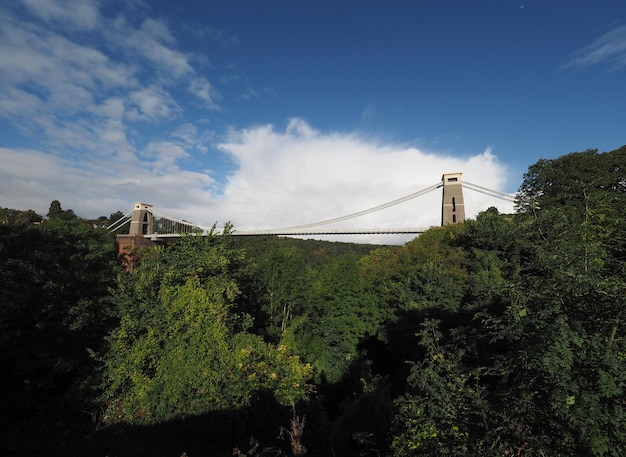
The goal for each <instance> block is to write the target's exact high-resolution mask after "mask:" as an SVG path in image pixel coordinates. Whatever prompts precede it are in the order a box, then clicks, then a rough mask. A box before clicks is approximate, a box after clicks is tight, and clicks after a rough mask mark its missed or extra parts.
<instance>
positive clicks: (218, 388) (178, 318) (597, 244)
mask: <svg viewBox="0 0 626 457" xmlns="http://www.w3.org/2000/svg"><path fill="white" fill-rule="evenodd" d="M624 208H626V146H625V147H622V148H620V149H618V150H615V151H612V152H607V153H599V152H597V151H593V150H588V151H584V152H579V153H572V154H568V155H565V156H563V157H560V158H557V159H554V160H541V161H539V162H537V163H536V164H534V165H532V166H530V167H529V169H528V172H527V173H526V175H525V176H524V180H523V183H522V185H521V186H520V189H519V193H518V197H517V212H516V214H514V215H504V214H499V213H498V211H497V210H496V209H495V208H492V209H489V210H487V211H485V212H483V213H481V214H480V215H479V216H478V217H477V218H476V219H475V220H468V221H467V222H465V223H464V224H463V225H450V226H446V227H442V228H433V229H431V230H429V231H428V232H426V233H424V234H423V235H421V236H420V237H419V238H416V239H415V240H413V241H411V242H410V243H407V244H406V245H405V246H402V247H374V246H363V245H350V244H342V243H337V244H335V243H327V242H317V241H303V240H288V239H278V238H272V237H265V238H258V239H253V240H245V241H244V240H238V239H235V238H234V237H232V236H229V235H228V234H225V235H224V236H222V235H219V236H217V235H216V236H211V237H206V238H201V237H192V236H189V237H184V238H182V239H180V241H178V242H176V243H174V244H172V245H171V246H168V247H158V248H155V249H153V250H150V251H148V252H145V253H144V255H143V257H142V261H141V263H140V264H139V265H138V266H137V267H136V268H134V269H133V270H132V271H130V272H127V271H124V270H123V269H122V268H121V267H120V263H119V259H117V258H116V255H117V247H116V245H115V239H114V237H113V236H112V235H109V234H107V233H106V231H105V230H104V229H103V228H99V227H95V226H94V224H93V223H87V222H86V221H84V220H82V219H81V218H80V217H78V216H76V215H75V214H74V213H73V212H72V211H71V210H69V211H64V210H63V209H62V208H61V205H60V203H59V202H53V204H51V209H50V212H49V214H48V217H47V218H42V217H40V216H38V215H36V214H34V213H33V212H32V211H19V210H10V209H0V216H1V220H2V224H0V278H1V282H0V284H1V285H0V291H1V294H2V300H1V308H0V326H1V327H0V328H1V330H2V331H1V332H0V366H2V371H3V373H4V379H5V386H6V387H5V389H3V390H2V394H1V395H0V407H1V408H2V411H3V412H4V413H3V415H2V416H1V417H2V419H1V421H2V423H1V424H0V425H1V430H2V431H1V432H0V439H1V441H0V449H2V451H3V455H42V454H46V455H69V454H72V455H92V456H97V455H101V456H105V455H109V456H126V455H128V456H131V455H132V456H135V455H154V456H181V455H186V456H189V457H195V456H206V455H211V456H222V455H223V456H230V455H242V456H243V455H248V456H251V455H277V456H278V455H283V456H301V455H307V456H357V455H361V456H382V455H393V456H441V455H449V456H458V455H480V456H502V455H511V456H545V455H550V456H572V455H589V456H616V457H617V456H623V455H626V415H625V410H626V400H625V398H626V396H625V392H624V389H625V387H626V339H625V336H626V323H625V321H626V315H625V312H624V310H625V306H626V298H625V297H626V218H625V216H624ZM112 217H113V215H112ZM42 219H44V222H43V223H40V224H35V223H34V222H38V221H40V220H42ZM101 219H102V220H106V217H103V218H101ZM92 222H93V221H92ZM96 225H98V224H96ZM100 225H102V224H100Z"/></svg>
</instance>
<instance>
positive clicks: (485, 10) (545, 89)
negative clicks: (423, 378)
mask: <svg viewBox="0 0 626 457" xmlns="http://www.w3.org/2000/svg"><path fill="white" fill-rule="evenodd" d="M624 81H626V3H625V2H623V1H621V0H620V1H617V0H600V1H595V2H591V1H579V0H568V1H567V2H565V1H554V0H542V1H538V0H535V1H532V0H531V1H523V0H485V1H471V2H470V1H460V0H450V1H443V0H423V1H420V0H414V1H394V2H382V1H359V2H351V1H345V2H337V1H333V2H330V1H316V2H298V1H264V2H259V1H228V2H225V1H210V2H198V1H191V0H179V1H176V2H172V1H147V0H146V1H142V0H133V1H129V0H126V1H121V0H101V1H100V0H13V1H11V2H3V3H2V4H1V5H0V118H1V119H0V160H1V161H2V163H3V166H2V167H0V206H2V207H9V208H19V209H29V208H30V209H34V210H36V211H38V212H40V213H42V214H45V213H46V212H47V209H48V206H49V204H50V201H52V200H54V199H58V200H60V201H61V203H62V205H63V207H64V208H66V209H67V208H71V209H73V210H74V211H76V212H77V213H78V214H80V215H83V216H86V217H97V216H99V215H106V216H108V215H109V214H110V213H112V212H114V211H116V210H121V211H124V212H125V211H127V210H130V209H131V208H132V206H131V205H132V202H134V201H144V202H147V203H152V204H154V205H155V207H156V208H159V209H160V210H161V211H163V212H165V213H166V214H171V215H172V216H175V217H179V218H182V219H186V220H190V221H193V222H197V223H200V224H203V225H211V224H212V223H214V222H218V224H222V223H224V222H226V221H229V220H230V221H233V222H234V224H235V227H238V228H241V229H245V228H268V227H280V226H288V225H296V224H301V223H307V222H314V221H317V220H323V219H328V218H332V217H335V216H340V215H343V214H347V213H351V212H355V211H359V210H362V209H365V208H369V207H371V206H376V205H378V204H381V203H384V202H386V201H389V200H393V199H395V198H399V197H402V196H404V195H407V194H409V193H412V192H415V191H416V190H419V189H420V188H423V187H427V186H429V185H431V184H433V183H435V182H437V181H438V180H439V179H440V177H441V175H442V173H446V172H456V171H462V172H463V178H464V179H466V180H467V181H469V182H472V183H475V184H480V185H483V186H485V187H489V188H494V189H498V190H500V191H504V192H515V190H516V189H517V188H518V186H519V185H520V183H521V179H522V175H523V173H524V172H525V171H526V169H527V168H528V166H529V165H531V164H533V163H535V162H536V161H537V160H538V159H540V158H555V157H558V156H560V155H563V154H566V153H568V152H572V151H582V150H585V149H588V148H597V149H599V150H600V151H610V150H613V149H616V148H618V147H620V146H622V145H624V144H626V134H625V132H626V128H625V126H626V122H625V121H626V111H625V110H624V108H625V107H626V85H625V84H624ZM437 199H439V200H440V196H433V197H432V198H431V200H432V201H430V200H429V201H423V202H418V203H411V205H413V206H408V207H405V208H400V209H398V210H397V211H396V212H395V213H390V214H385V215H382V216H379V217H378V219H376V218H374V219H371V220H363V221H360V222H355V223H354V224H356V225H359V226H366V227H370V226H381V225H382V226H400V227H413V226H425V225H426V226H427V225H429V224H435V223H436V222H437V220H438V218H439V215H438V214H437V212H438V208H437V205H438V203H437ZM466 200H468V201H467V206H468V213H469V215H470V216H471V215H475V214H476V213H477V212H478V211H480V210H483V209H485V208H486V207H487V206H490V205H492V204H495V202H493V201H487V200H485V199H484V198H482V197H469V196H468V195H467V194H466ZM501 209H502V210H504V211H508V210H510V209H511V208H510V207H506V206H503V207H502V208H501Z"/></svg>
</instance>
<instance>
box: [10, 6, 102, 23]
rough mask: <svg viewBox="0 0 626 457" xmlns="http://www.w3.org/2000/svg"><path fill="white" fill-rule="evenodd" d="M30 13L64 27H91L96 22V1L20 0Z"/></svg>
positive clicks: (97, 9) (97, 10)
mask: <svg viewBox="0 0 626 457" xmlns="http://www.w3.org/2000/svg"><path fill="white" fill-rule="evenodd" d="M21 2H22V3H23V4H24V6H26V7H27V8H28V9H29V10H30V11H31V13H32V14H34V15H36V16H37V17H39V18H40V19H42V20H44V21H47V22H54V23H62V24H63V25H64V26H66V27H73V28H78V29H92V28H94V27H95V26H96V25H97V23H98V19H99V18H98V16H99V14H100V13H99V8H98V3H97V2H95V1H93V0H21Z"/></svg>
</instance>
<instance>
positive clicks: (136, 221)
mask: <svg viewBox="0 0 626 457" xmlns="http://www.w3.org/2000/svg"><path fill="white" fill-rule="evenodd" d="M153 233H154V216H153V215H152V205H148V204H147V203H135V207H134V208H133V216H132V218H131V220H130V230H129V232H128V234H129V235H133V236H142V235H152V234H153Z"/></svg>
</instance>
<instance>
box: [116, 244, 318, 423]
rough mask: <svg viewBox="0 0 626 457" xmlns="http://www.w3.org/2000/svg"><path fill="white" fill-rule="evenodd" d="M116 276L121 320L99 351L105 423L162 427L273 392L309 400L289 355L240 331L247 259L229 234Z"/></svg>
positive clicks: (305, 371)
mask: <svg viewBox="0 0 626 457" xmlns="http://www.w3.org/2000/svg"><path fill="white" fill-rule="evenodd" d="M146 254H147V255H145V256H144V258H143V260H142V263H141V265H140V266H138V267H137V268H135V269H134V270H133V271H132V272H130V273H129V274H128V275H122V276H120V283H119V288H118V294H117V296H116V300H117V301H118V304H119V309H120V316H121V321H120V325H119V327H118V328H116V329H115V330H114V332H113V333H112V334H111V336H110V339H109V343H110V348H109V350H108V352H107V353H106V354H105V358H104V361H105V375H106V391H105V395H104V399H105V400H106V402H107V403H108V405H109V408H108V412H107V419H108V420H109V421H111V422H112V421H127V422H137V423H144V422H148V423H149V422H158V421H162V420H165V419H170V418H174V417H182V416H186V415H194V414H200V413H206V412H209V411H216V410H229V409H236V408H241V407H244V406H247V405H249V402H250V399H251V398H252V396H253V395H254V393H255V392H258V391H270V392H272V393H273V395H274V397H275V398H276V399H277V400H278V401H279V402H282V403H284V404H288V403H289V402H290V401H296V400H298V399H301V398H303V397H304V396H305V383H306V380H307V379H308V377H309V376H310V367H307V366H306V365H303V364H302V363H300V362H299V359H298V357H297V356H294V355H293V354H291V353H289V352H288V351H287V348H285V347H281V346H276V345H270V344H267V343H265V342H264V341H263V340H262V339H261V338H260V337H259V336H256V335H252V334H249V333H246V332H244V331H237V329H236V327H237V325H234V323H235V321H236V319H234V317H233V315H232V309H233V307H234V305H235V303H236V300H237V299H238V297H239V296H240V288H239V284H238V282H239V280H240V279H241V275H242V274H243V270H242V266H243V264H242V260H243V254H242V252H240V251H238V250H234V249H232V248H231V247H230V246H229V239H228V236H216V235H213V236H209V237H206V238H203V237H196V236H189V237H183V238H182V239H181V240H180V241H179V242H177V243H175V244H174V245H172V246H170V247H168V248H157V249H155V250H153V251H152V252H149V253H146Z"/></svg>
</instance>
